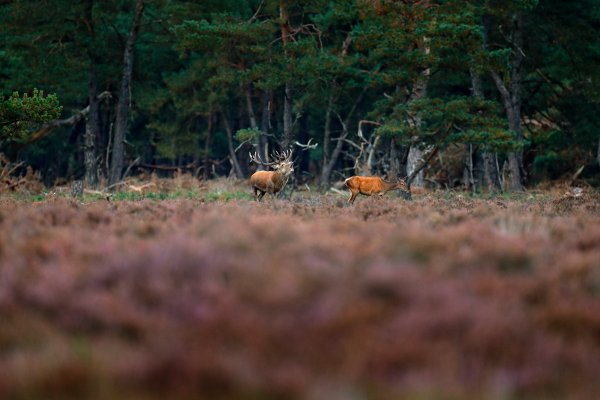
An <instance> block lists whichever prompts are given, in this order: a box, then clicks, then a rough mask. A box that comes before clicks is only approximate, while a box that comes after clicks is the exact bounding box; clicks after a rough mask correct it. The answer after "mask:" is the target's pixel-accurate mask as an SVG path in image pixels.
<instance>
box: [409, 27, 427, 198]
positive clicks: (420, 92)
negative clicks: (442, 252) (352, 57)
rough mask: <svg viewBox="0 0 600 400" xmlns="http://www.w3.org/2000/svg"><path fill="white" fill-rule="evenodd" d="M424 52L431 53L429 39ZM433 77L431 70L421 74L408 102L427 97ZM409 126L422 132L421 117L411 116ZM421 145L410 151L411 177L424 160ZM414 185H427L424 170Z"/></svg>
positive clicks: (414, 180)
mask: <svg viewBox="0 0 600 400" xmlns="http://www.w3.org/2000/svg"><path fill="white" fill-rule="evenodd" d="M423 51H424V53H425V54H426V55H427V54H429V52H430V49H429V46H428V45H427V38H423ZM430 75H431V70H430V69H429V68H426V69H425V70H423V72H422V73H421V76H420V77H419V78H418V80H417V82H415V85H414V87H413V89H412V92H411V94H410V98H409V100H408V101H414V100H418V99H421V98H423V97H425V96H427V84H428V82H429V76H430ZM408 123H409V125H411V126H412V127H413V128H414V129H415V130H417V131H418V130H420V128H421V115H418V114H415V115H411V116H410V119H409V121H408ZM415 139H418V138H415ZM419 146H421V143H419V142H417V141H416V140H415V141H414V143H413V144H412V145H411V146H410V149H409V150H408V158H407V160H406V175H407V176H411V174H412V173H413V171H416V170H417V169H418V167H419V165H420V162H421V161H422V159H423V150H422V149H421V148H420V147H419ZM413 183H414V185H415V186H417V187H422V186H423V184H424V183H425V177H424V170H423V168H420V169H419V171H418V173H417V174H416V175H415V176H414V179H413Z"/></svg>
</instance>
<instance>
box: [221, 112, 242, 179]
mask: <svg viewBox="0 0 600 400" xmlns="http://www.w3.org/2000/svg"><path fill="white" fill-rule="evenodd" d="M221 116H222V117H223V126H225V132H226V133H227V147H228V149H229V159H230V160H231V167H232V168H233V172H234V173H235V177H236V178H238V179H244V173H243V172H242V168H241V167H240V163H239V162H238V159H237V155H236V154H235V149H234V148H233V130H232V129H231V125H230V124H229V121H228V120H227V116H226V115H225V114H224V113H223V112H221Z"/></svg>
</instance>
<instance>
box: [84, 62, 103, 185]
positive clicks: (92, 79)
mask: <svg viewBox="0 0 600 400" xmlns="http://www.w3.org/2000/svg"><path fill="white" fill-rule="evenodd" d="M90 63H91V64H90V72H89V87H88V99H89V103H90V105H89V107H90V109H89V110H90V111H89V113H88V116H87V119H86V122H85V134H84V145H83V159H84V166H85V176H84V181H85V184H86V186H87V187H88V188H92V189H95V188H96V187H97V186H98V163H97V161H96V138H97V137H98V132H99V131H100V119H99V117H100V115H99V104H98V98H97V94H96V92H97V91H98V84H97V77H96V66H95V65H94V60H90Z"/></svg>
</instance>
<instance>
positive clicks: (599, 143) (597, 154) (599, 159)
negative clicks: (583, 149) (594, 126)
mask: <svg viewBox="0 0 600 400" xmlns="http://www.w3.org/2000/svg"><path fill="white" fill-rule="evenodd" d="M596 161H598V165H599V166H600V139H598V151H597V152H596Z"/></svg>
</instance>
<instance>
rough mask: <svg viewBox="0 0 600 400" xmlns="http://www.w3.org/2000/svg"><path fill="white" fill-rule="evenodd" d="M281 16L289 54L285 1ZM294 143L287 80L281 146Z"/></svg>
mask: <svg viewBox="0 0 600 400" xmlns="http://www.w3.org/2000/svg"><path fill="white" fill-rule="evenodd" d="M279 17H280V20H281V25H280V26H281V42H282V44H283V51H284V53H285V54H286V56H287V50H286V49H287V45H288V43H289V41H290V38H291V37H292V36H291V29H290V25H289V18H290V16H289V12H288V9H287V5H286V4H285V2H284V1H281V2H280V3H279ZM292 143H293V137H292V83H291V82H290V81H289V80H288V81H286V82H285V88H284V95H283V137H282V139H281V147H282V148H283V149H287V148H289V147H290V146H291V145H292Z"/></svg>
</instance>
